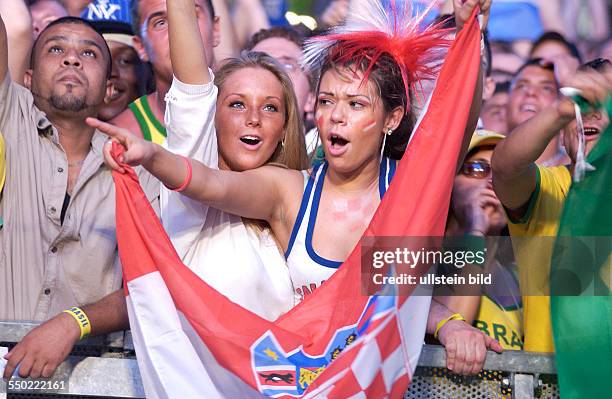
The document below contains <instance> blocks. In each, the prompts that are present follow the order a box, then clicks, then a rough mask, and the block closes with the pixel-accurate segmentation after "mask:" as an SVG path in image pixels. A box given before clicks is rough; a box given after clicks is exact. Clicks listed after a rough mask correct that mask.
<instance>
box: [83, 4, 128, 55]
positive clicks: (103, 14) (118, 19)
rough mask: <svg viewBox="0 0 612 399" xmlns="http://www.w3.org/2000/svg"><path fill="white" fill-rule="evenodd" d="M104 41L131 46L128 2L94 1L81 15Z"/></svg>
mask: <svg viewBox="0 0 612 399" xmlns="http://www.w3.org/2000/svg"><path fill="white" fill-rule="evenodd" d="M81 18H83V19H85V20H87V21H89V22H90V23H91V24H92V25H93V26H94V27H95V28H96V29H97V30H98V32H100V33H101V34H102V36H103V37H104V39H105V40H106V41H107V42H108V41H115V42H119V43H122V44H125V45H127V46H132V38H133V37H134V32H133V31H132V24H131V21H132V17H131V14H130V0H95V1H92V2H91V3H90V4H89V5H88V6H87V8H85V10H84V11H83V12H82V13H81Z"/></svg>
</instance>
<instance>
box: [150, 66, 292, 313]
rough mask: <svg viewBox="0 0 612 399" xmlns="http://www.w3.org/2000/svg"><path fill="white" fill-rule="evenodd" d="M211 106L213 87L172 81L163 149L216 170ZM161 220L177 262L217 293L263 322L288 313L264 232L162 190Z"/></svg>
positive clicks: (277, 259) (283, 271) (284, 280)
mask: <svg viewBox="0 0 612 399" xmlns="http://www.w3.org/2000/svg"><path fill="white" fill-rule="evenodd" d="M211 76H212V72H211ZM216 100H217V87H216V86H215V85H214V84H213V83H212V82H211V83H209V84H207V85H187V84H184V83H181V82H180V81H178V80H177V79H176V78H175V79H174V81H173V82H172V87H171V88H170V90H169V91H168V94H167V95H166V102H167V105H166V114H165V123H166V129H167V131H168V137H167V140H166V142H165V146H166V148H168V149H169V150H170V151H172V152H174V153H176V154H180V155H183V156H186V157H190V158H193V159H196V160H198V161H200V162H202V163H203V164H205V165H206V166H208V167H210V168H214V169H217V168H218V166H217V165H218V148H217V136H216V131H215V126H214V120H215V105H216ZM161 215H162V222H163V224H164V228H165V229H166V231H167V232H168V235H169V237H170V239H171V241H172V244H173V245H174V247H175V249H176V251H177V253H178V254H179V256H180V257H181V260H182V261H183V262H184V263H185V265H187V266H188V267H189V268H190V269H191V270H193V271H194V272H195V273H196V274H197V275H198V276H199V277H200V278H202V279H203V280H204V281H206V282H207V283H208V284H210V285H211V286H212V287H213V288H215V289H216V290H217V291H219V292H220V293H222V294H223V295H225V296H227V297H228V298H229V299H231V300H232V301H233V302H235V303H237V304H238V305H240V306H242V307H244V308H246V309H248V310H250V311H251V312H254V313H256V314H258V315H259V316H261V317H263V318H265V319H267V320H275V319H276V318H278V316H280V315H281V314H283V313H285V312H286V311H288V310H289V309H291V308H292V307H293V305H294V295H293V289H292V285H291V280H290V279H289V272H288V270H287V265H286V263H285V258H284V257H283V254H282V251H281V250H279V248H278V246H277V245H276V242H275V241H274V239H273V237H272V235H271V233H270V231H269V230H264V231H262V232H258V231H256V230H254V229H253V228H251V227H249V226H247V225H245V224H244V222H243V220H242V218H241V217H239V216H236V215H233V214H230V213H227V212H223V211H221V210H219V209H216V208H212V207H209V206H207V205H206V204H204V203H202V202H199V201H195V200H192V199H190V198H188V197H186V196H184V195H182V194H180V193H177V192H174V191H171V190H168V189H167V188H166V187H164V186H162V187H161Z"/></svg>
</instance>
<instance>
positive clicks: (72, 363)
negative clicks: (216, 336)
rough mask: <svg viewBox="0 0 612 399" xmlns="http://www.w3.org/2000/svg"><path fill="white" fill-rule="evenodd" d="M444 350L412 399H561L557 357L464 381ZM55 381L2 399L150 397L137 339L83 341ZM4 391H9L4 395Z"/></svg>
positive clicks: (508, 355)
mask: <svg viewBox="0 0 612 399" xmlns="http://www.w3.org/2000/svg"><path fill="white" fill-rule="evenodd" d="M35 326H36V323H15V322H0V346H8V347H11V346H13V345H15V343H17V342H19V341H20V340H21V338H22V337H23V336H24V335H25V334H26V333H27V332H28V331H29V330H30V329H31V328H33V327H35ZM445 364H446V358H445V352H444V349H443V348H442V347H440V346H433V345H425V346H424V347H423V352H422V353H421V357H420V359H419V364H418V367H417V370H416V373H415V375H414V378H413V381H412V384H411V385H410V389H409V390H408V392H407V393H406V395H405V398H406V399H416V398H461V399H463V398H474V399H476V398H486V399H489V398H517V399H529V398H558V397H559V392H558V389H557V384H556V370H555V363H554V356H552V355H548V354H538V353H530V352H521V351H505V352H504V353H502V354H497V353H493V352H489V353H488V354H487V360H486V362H485V365H484V370H483V371H482V372H481V373H480V374H479V375H477V376H474V377H462V376H458V375H456V374H453V373H452V372H450V371H448V370H447V369H446V368H445ZM53 380H65V381H68V384H67V387H66V388H67V389H66V390H65V391H62V392H61V393H60V392H57V391H56V392H52V391H46V393H44V394H42V393H41V394H33V393H27V394H26V393H14V392H10V393H8V394H6V388H7V387H6V383H5V382H4V381H2V380H0V399H5V398H7V399H18V398H19V399H21V398H47V399H51V398H53V399H56V398H57V399H66V398H71V399H75V398H92V397H93V398H144V390H143V388H142V382H141V380H140V374H139V371H138V365H137V363H136V359H135V358H134V346H133V344H132V340H131V335H130V333H129V331H128V332H126V333H125V335H124V334H122V333H119V334H113V335H112V336H111V337H97V338H92V339H87V340H84V341H81V342H79V344H78V345H77V346H76V347H75V349H74V351H73V352H72V353H71V356H70V357H69V358H68V359H67V360H66V361H65V362H64V363H62V365H61V366H60V367H59V368H58V370H57V372H56V373H55V375H54V377H53ZM3 392H4V393H3Z"/></svg>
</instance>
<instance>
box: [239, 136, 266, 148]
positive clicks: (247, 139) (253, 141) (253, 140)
mask: <svg viewBox="0 0 612 399" xmlns="http://www.w3.org/2000/svg"><path fill="white" fill-rule="evenodd" d="M240 141H242V143H244V145H245V146H246V148H248V149H249V150H256V149H258V148H259V147H260V146H261V144H262V143H263V140H262V139H261V137H258V136H254V135H245V136H241V137H240Z"/></svg>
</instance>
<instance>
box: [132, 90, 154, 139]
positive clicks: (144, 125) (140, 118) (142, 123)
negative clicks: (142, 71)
mask: <svg viewBox="0 0 612 399" xmlns="http://www.w3.org/2000/svg"><path fill="white" fill-rule="evenodd" d="M145 98H146V97H145ZM136 101H138V100H136ZM136 101H134V102H133V103H130V104H129V105H128V107H129V108H130V110H131V111H132V113H133V114H134V116H135V117H136V120H137V121H138V125H139V126H140V131H141V132H142V136H143V137H144V139H145V140H147V141H151V132H150V131H149V124H148V123H147V121H146V120H145V118H144V115H142V112H140V109H138V106H137V105H136Z"/></svg>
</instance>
